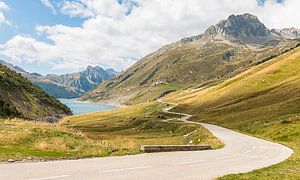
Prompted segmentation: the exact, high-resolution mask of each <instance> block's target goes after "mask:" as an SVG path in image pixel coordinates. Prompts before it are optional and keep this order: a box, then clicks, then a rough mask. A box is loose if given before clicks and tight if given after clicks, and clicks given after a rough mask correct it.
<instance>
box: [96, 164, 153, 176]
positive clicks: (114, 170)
mask: <svg viewBox="0 0 300 180" xmlns="http://www.w3.org/2000/svg"><path fill="white" fill-rule="evenodd" d="M151 167H152V166H141V167H130V168H122V169H110V170H105V171H99V173H101V174H102V173H110V172H120V171H130V170H137V169H148V168H151Z"/></svg>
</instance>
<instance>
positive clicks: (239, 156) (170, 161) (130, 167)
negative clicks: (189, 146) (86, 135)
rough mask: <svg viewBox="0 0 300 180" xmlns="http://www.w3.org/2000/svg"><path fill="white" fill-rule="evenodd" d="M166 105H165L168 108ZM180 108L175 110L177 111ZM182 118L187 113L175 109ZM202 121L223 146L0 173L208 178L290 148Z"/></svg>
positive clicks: (271, 159)
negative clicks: (203, 149)
mask: <svg viewBox="0 0 300 180" xmlns="http://www.w3.org/2000/svg"><path fill="white" fill-rule="evenodd" d="M170 109H171V107H170V108H168V109H165V110H164V111H165V112H169V110H170ZM177 114H181V113H177ZM181 115H183V118H182V119H181V120H183V121H185V122H186V123H195V122H190V121H188V118H189V117H190V116H191V115H188V114H181ZM197 124H201V125H203V126H204V127H205V128H207V129H208V130H209V131H210V132H211V133H212V134H214V135H215V136H216V137H218V138H219V139H220V140H221V141H222V142H223V143H224V144H225V147H224V148H222V149H218V150H209V151H191V152H164V153H152V154H139V155H131V156H121V157H106V158H93V159H81V160H65V161H52V162H38V163H16V164H2V165H0V179H14V180H18V179H22V180H23V179H28V180H29V179H30V180H48V179H70V180H71V179H72V180H74V179H89V180H92V179H95V180H99V179H101V180H105V179H109V180H110V179H113V180H114V179H116V180H118V179H122V180H123V179H130V180H134V179H143V180H146V179H154V180H160V179H197V180H198V179H213V178H216V177H219V176H223V175H226V174H232V173H243V172H249V171H251V170H254V169H259V168H263V167H267V166H270V165H273V164H277V163H279V162H281V161H283V160H285V159H287V158H288V157H289V156H290V155H291V154H292V153H293V151H292V150H291V149H289V148H287V147H285V146H283V145H280V144H277V143H272V142H269V141H265V140H262V139H258V138H255V137H251V136H247V135H244V134H241V133H238V132H235V131H232V130H229V129H225V128H222V127H219V126H216V125H211V124H204V123H197Z"/></svg>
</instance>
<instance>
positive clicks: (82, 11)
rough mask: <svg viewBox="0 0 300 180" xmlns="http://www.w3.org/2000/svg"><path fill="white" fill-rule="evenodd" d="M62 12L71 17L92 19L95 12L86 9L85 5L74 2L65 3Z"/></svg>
mask: <svg viewBox="0 0 300 180" xmlns="http://www.w3.org/2000/svg"><path fill="white" fill-rule="evenodd" d="M61 11H62V13H64V14H67V15H70V16H71V17H76V16H80V17H92V16H93V15H94V12H93V11H92V10H91V9H88V8H87V7H85V5H84V4H82V3H80V2H74V1H65V2H64V4H63V6H62V7H61Z"/></svg>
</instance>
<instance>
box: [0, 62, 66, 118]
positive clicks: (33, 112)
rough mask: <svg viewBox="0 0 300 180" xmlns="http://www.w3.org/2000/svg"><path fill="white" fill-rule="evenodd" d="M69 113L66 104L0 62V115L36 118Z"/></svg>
mask: <svg viewBox="0 0 300 180" xmlns="http://www.w3.org/2000/svg"><path fill="white" fill-rule="evenodd" d="M70 113H71V112H70V109H69V108H68V107H67V106H65V105H63V104H61V103H60V102H59V101H58V100H56V99H55V98H53V97H51V96H49V95H48V94H46V93H45V92H44V91H43V90H42V89H41V88H39V87H37V86H36V85H34V84H32V83H31V82H30V81H28V80H27V79H25V78H23V77H22V76H21V75H20V74H18V73H16V72H14V71H12V70H10V69H8V68H7V67H6V66H3V65H1V64H0V116H2V117H23V118H28V119H37V118H42V117H47V116H54V115H66V114H70Z"/></svg>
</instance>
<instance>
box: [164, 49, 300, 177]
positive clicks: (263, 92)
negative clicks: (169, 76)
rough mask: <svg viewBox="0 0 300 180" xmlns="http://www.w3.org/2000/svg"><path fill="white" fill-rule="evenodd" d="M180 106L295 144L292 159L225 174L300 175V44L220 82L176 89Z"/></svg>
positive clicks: (203, 116)
mask: <svg viewBox="0 0 300 180" xmlns="http://www.w3.org/2000/svg"><path fill="white" fill-rule="evenodd" d="M165 101H173V102H180V103H181V104H180V105H179V106H177V107H176V108H175V110H176V111H179V112H186V113H192V114H194V116H193V117H192V120H194V121H199V120H200V121H202V122H208V123H213V124H218V125H221V126H223V127H227V128H230V129H234V130H237V131H240V132H243V133H246V134H250V135H253V136H257V137H260V138H263V139H267V140H270V141H275V142H278V143H281V144H284V145H286V146H289V147H291V148H292V149H293V150H294V154H293V155H292V156H291V157H290V158H289V159H288V160H286V161H284V162H282V163H279V164H277V165H273V166H270V167H267V168H264V169H260V170H255V171H253V172H250V173H245V174H238V175H228V176H225V177H222V178H221V179H299V178H300V48H297V49H295V50H293V51H291V52H289V53H286V54H284V55H282V56H279V57H277V58H275V59H273V60H271V61H269V62H266V63H264V64H261V65H259V66H256V67H254V68H251V69H249V70H248V71H246V72H244V73H242V74H241V75H239V76H237V77H235V78H232V79H230V80H227V81H225V82H223V83H221V84H219V85H216V86H213V87H208V88H202V89H199V90H187V91H185V92H181V93H177V94H173V95H171V96H169V97H167V98H166V100H165Z"/></svg>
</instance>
